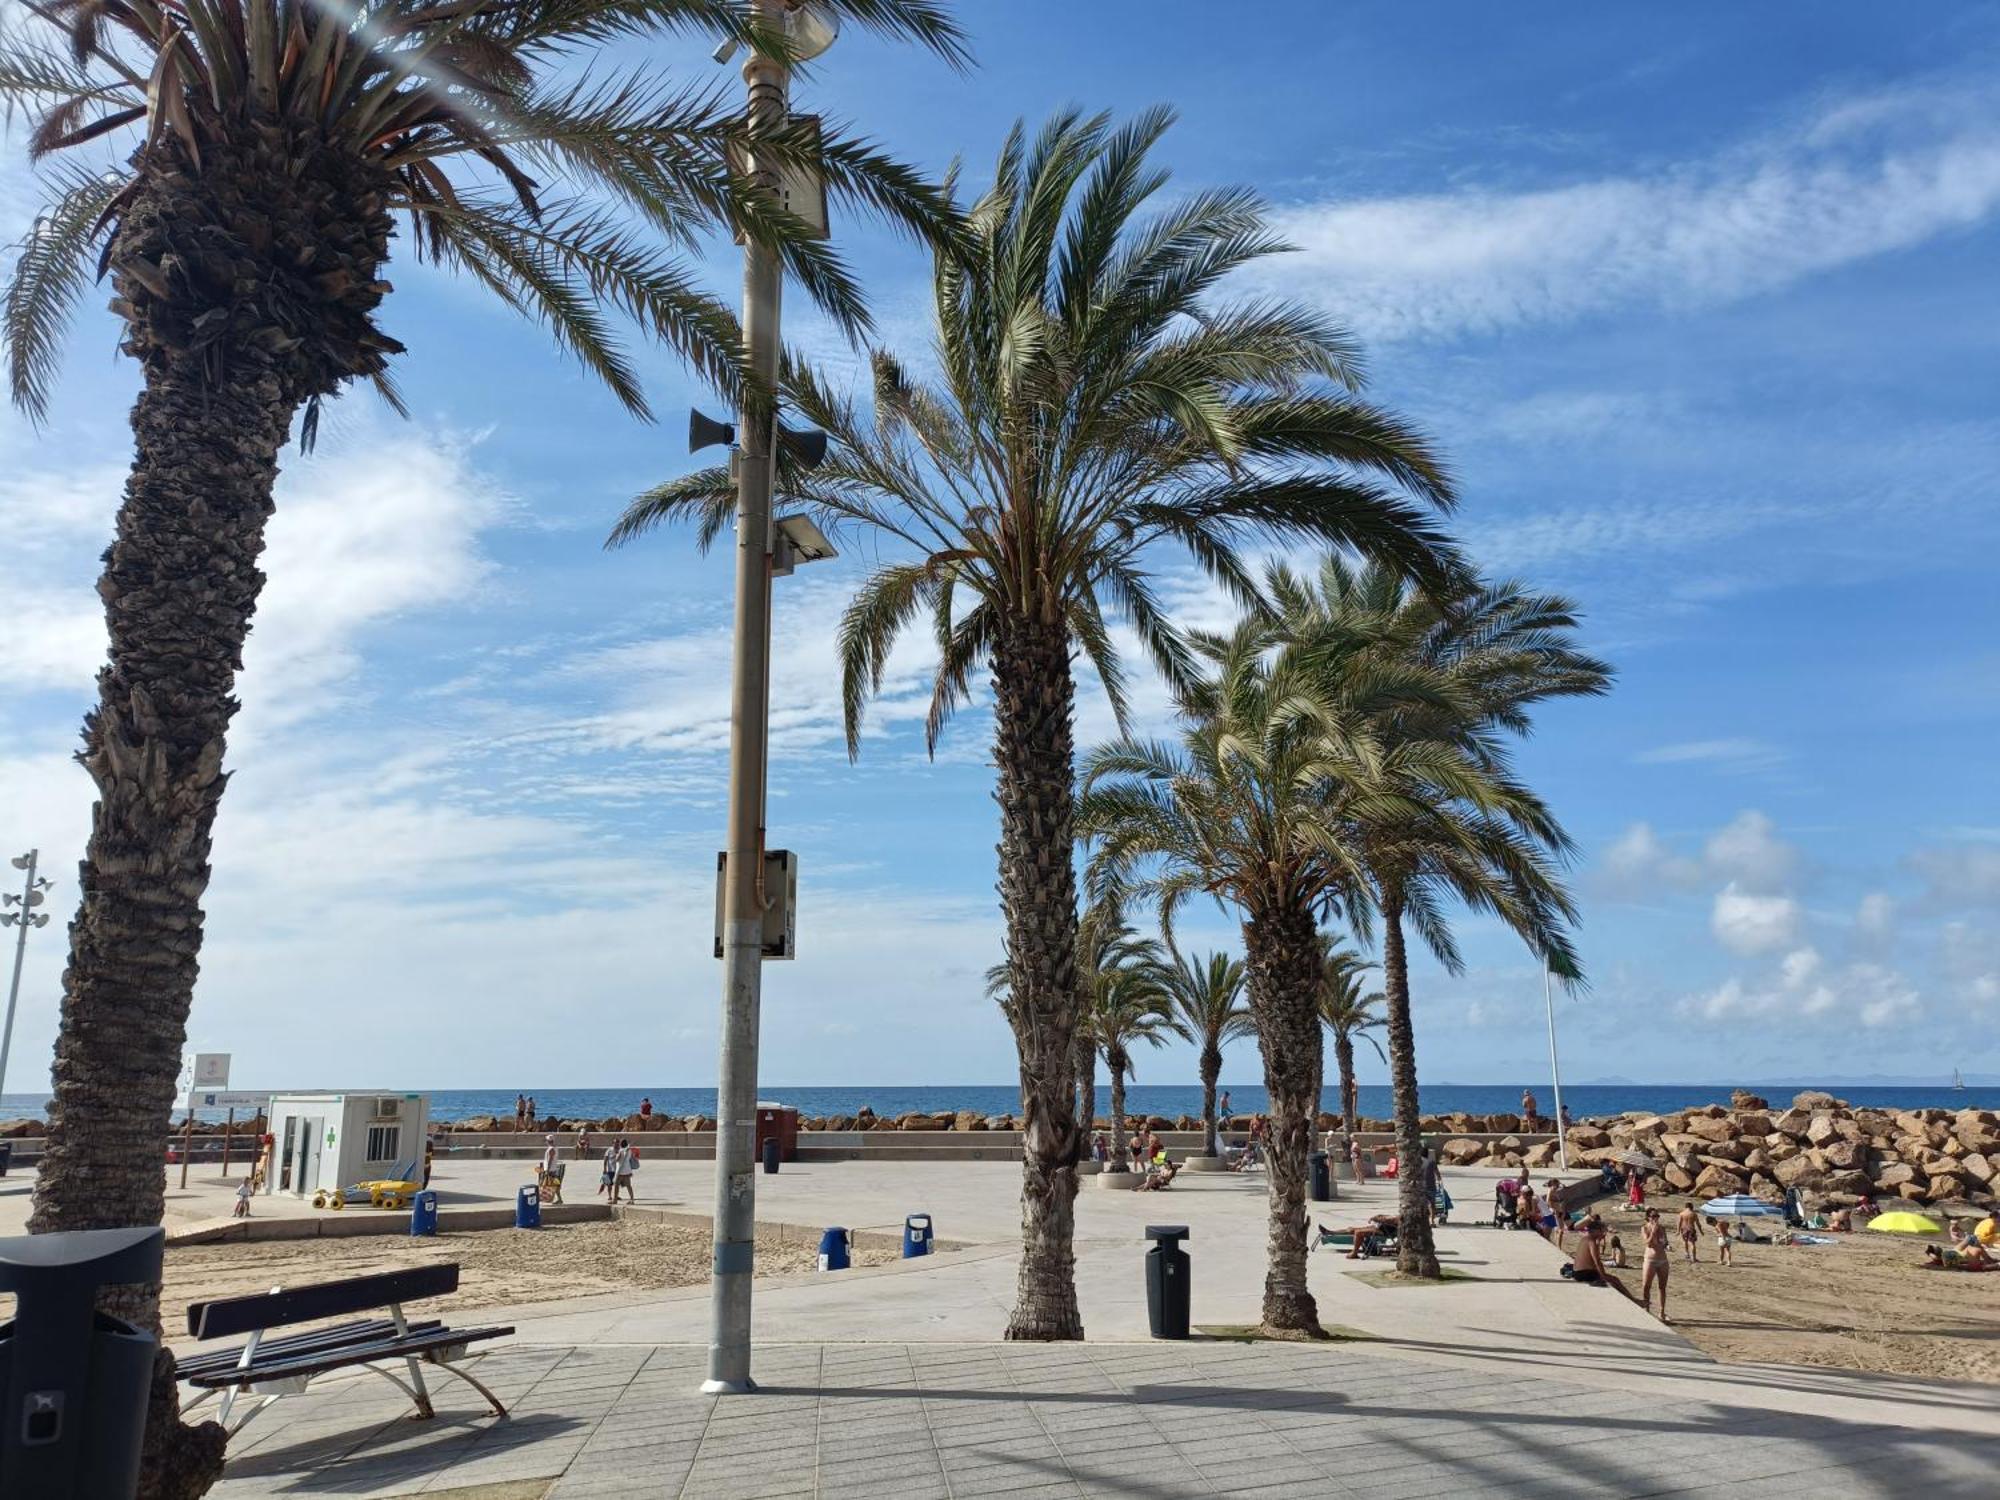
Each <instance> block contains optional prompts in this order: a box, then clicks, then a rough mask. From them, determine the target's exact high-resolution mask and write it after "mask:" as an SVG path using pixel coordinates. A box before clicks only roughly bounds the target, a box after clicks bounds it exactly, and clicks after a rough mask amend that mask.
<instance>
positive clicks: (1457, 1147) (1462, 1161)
mask: <svg viewBox="0 0 2000 1500" xmlns="http://www.w3.org/2000/svg"><path fill="white" fill-rule="evenodd" d="M1484 1155H1486V1145H1485V1143H1484V1142H1483V1141H1475V1140H1469V1139H1467V1138H1466V1137H1464V1136H1453V1137H1452V1138H1451V1139H1450V1140H1448V1141H1446V1142H1445V1143H1444V1145H1442V1146H1441V1147H1439V1148H1438V1160H1439V1161H1441V1162H1443V1163H1444V1164H1445V1165H1446V1166H1448V1167H1469V1166H1471V1165H1472V1164H1473V1163H1474V1162H1476V1161H1478V1160H1479V1159H1480V1158H1481V1157H1483V1156H1484Z"/></svg>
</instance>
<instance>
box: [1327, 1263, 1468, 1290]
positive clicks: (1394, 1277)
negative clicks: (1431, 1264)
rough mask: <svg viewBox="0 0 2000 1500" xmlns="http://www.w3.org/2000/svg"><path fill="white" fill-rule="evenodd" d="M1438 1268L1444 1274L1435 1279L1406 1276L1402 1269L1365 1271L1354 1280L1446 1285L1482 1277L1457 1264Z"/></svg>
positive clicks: (1373, 1284)
mask: <svg viewBox="0 0 2000 1500" xmlns="http://www.w3.org/2000/svg"><path fill="white" fill-rule="evenodd" d="M1438 1270H1439V1271H1440V1272H1441V1273H1442V1274H1441V1275H1439V1277H1438V1279H1437V1280H1435V1281H1433V1280H1431V1278H1430V1277H1428V1276H1405V1275H1404V1274H1403V1273H1402V1272H1401V1271H1364V1272H1362V1273H1361V1274H1359V1275H1357V1276H1356V1277H1354V1280H1356V1281H1365V1282H1367V1283H1368V1284H1369V1285H1370V1286H1444V1285H1445V1284H1446V1283H1448V1282H1453V1281H1478V1280H1479V1279H1480V1278H1479V1277H1477V1276H1474V1275H1473V1274H1472V1273H1471V1272H1470V1271H1461V1270H1459V1269H1458V1268H1457V1267H1456V1266H1440V1267H1438Z"/></svg>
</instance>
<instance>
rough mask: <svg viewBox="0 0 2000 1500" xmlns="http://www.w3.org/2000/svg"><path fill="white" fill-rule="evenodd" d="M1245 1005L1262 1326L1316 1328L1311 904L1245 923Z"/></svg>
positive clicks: (1316, 955)
mask: <svg viewBox="0 0 2000 1500" xmlns="http://www.w3.org/2000/svg"><path fill="white" fill-rule="evenodd" d="M1243 941H1244V950H1245V959H1246V964H1245V967H1246V971H1247V973H1246V979H1247V988H1248V989H1249V992H1250V1011H1251V1014H1252V1015H1253V1016H1254V1017H1255V1018H1256V1022H1257V1050H1258V1051H1259V1052H1260V1053H1261V1054H1262V1055H1263V1059H1264V1089H1265V1092H1266V1093H1268V1094H1269V1095H1270V1099H1271V1117H1270V1118H1271V1146H1270V1155H1269V1158H1268V1162H1267V1165H1266V1168H1265V1170H1266V1173H1267V1174H1268V1177H1269V1180H1270V1212H1271V1224H1270V1234H1269V1241H1268V1253H1267V1264H1266V1268H1265V1272H1264V1326H1265V1327H1266V1328H1268V1329H1272V1330H1274V1331H1299V1330H1302V1331H1305V1332H1309V1333H1318V1332H1320V1326H1319V1306H1318V1304H1317V1303H1316V1302H1314V1300H1313V1295H1312V1293H1311V1292H1310V1291H1309V1290H1307V1287H1306V1158H1307V1154H1308V1153H1309V1152H1310V1151H1311V1149H1312V1128H1313V1116H1314V1114H1315V1113H1316V1112H1317V1111H1318V1109H1319V1088H1320V1071H1321V1067H1322V1063H1321V1060H1320V1053H1321V1049H1322V1046H1323V1043H1322V1042H1321V1040H1320V1023H1319V1004H1318V996H1319V984H1320V948H1319V937H1318V932H1317V929H1316V927H1315V925H1314V922H1313V919H1312V913H1311V912H1310V911H1298V910H1292V909H1280V910H1277V911H1274V912H1269V913H1265V914H1260V915H1257V916H1253V917H1252V918H1251V919H1250V920H1249V921H1248V922H1246V923H1245V924H1244V928H1243Z"/></svg>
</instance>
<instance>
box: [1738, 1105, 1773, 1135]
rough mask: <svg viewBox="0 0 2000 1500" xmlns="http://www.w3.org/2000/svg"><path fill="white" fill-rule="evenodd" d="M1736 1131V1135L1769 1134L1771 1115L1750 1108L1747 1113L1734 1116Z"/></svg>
mask: <svg viewBox="0 0 2000 1500" xmlns="http://www.w3.org/2000/svg"><path fill="white" fill-rule="evenodd" d="M1736 1133H1737V1134H1738V1135H1769V1134H1770V1133H1771V1117H1770V1116H1769V1115H1768V1114H1766V1113H1764V1112H1763V1111H1762V1110H1752V1111H1749V1112H1748V1113H1744V1114H1739V1115H1737V1116H1736Z"/></svg>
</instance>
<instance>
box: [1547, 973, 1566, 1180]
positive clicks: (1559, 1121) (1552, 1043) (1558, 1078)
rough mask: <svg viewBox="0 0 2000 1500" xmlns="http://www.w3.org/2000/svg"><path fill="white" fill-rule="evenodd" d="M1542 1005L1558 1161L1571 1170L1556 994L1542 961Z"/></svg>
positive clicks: (1564, 1168) (1564, 1167)
mask: <svg viewBox="0 0 2000 1500" xmlns="http://www.w3.org/2000/svg"><path fill="white" fill-rule="evenodd" d="M1542 1004H1543V1005H1544V1006H1546V1007H1547V1008H1548V1013H1549V1074H1550V1076H1551V1077H1552V1078H1553V1079H1554V1080H1555V1091H1556V1159H1557V1161H1558V1162H1560V1163H1561V1165H1562V1169H1563V1170H1564V1171H1565V1172H1567V1171H1568V1170H1569V1132H1568V1131H1567V1130H1565V1129H1563V1073H1562V1064H1561V1063H1560V1062H1558V1061H1557V1060H1556V994H1555V989H1554V986H1553V985H1551V983H1550V982H1549V961H1548V958H1547V956H1546V955H1544V957H1543V959H1542Z"/></svg>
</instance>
